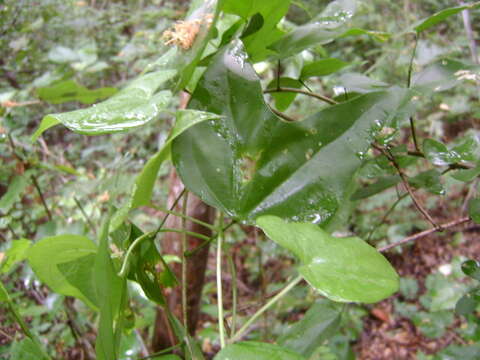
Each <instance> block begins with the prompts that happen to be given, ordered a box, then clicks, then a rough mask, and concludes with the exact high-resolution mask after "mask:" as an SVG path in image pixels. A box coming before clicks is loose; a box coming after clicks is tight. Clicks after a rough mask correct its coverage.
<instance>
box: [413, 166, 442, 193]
mask: <svg viewBox="0 0 480 360" xmlns="http://www.w3.org/2000/svg"><path fill="white" fill-rule="evenodd" d="M440 176H441V174H440V173H439V172H438V171H436V170H433V169H432V170H427V171H424V172H421V173H420V174H418V175H416V176H415V177H413V178H410V179H409V181H408V182H409V183H410V185H412V186H413V187H415V188H416V189H426V190H427V191H429V192H430V193H432V194H435V195H444V194H445V189H444V187H443V185H442V182H441V180H440Z"/></svg>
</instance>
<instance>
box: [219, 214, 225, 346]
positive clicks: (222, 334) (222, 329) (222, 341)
mask: <svg viewBox="0 0 480 360" xmlns="http://www.w3.org/2000/svg"><path fill="white" fill-rule="evenodd" d="M218 228H219V229H220V233H219V236H218V241H217V305H218V328H219V331H220V346H221V347H222V349H223V348H224V347H225V325H224V324H223V297H222V242H223V239H224V232H223V213H220V221H219V225H218Z"/></svg>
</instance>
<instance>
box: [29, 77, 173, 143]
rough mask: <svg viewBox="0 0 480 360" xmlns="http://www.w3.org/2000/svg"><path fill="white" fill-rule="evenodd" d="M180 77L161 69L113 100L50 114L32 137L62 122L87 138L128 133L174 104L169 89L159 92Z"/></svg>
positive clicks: (113, 97)
mask: <svg viewBox="0 0 480 360" xmlns="http://www.w3.org/2000/svg"><path fill="white" fill-rule="evenodd" d="M175 75H176V71H174V70H160V71H157V72H153V73H150V74H147V75H144V76H142V77H140V78H138V79H137V80H135V81H133V82H132V83H131V84H130V85H128V86H127V87H126V88H124V89H122V90H121V91H120V92H118V93H117V94H116V95H114V96H112V97H111V98H110V99H108V100H106V101H104V102H101V103H99V104H96V105H94V106H91V107H89V108H86V109H80V110H74V111H70V112H66V113H61V114H51V115H47V116H45V117H44V118H43V119H42V122H41V124H40V126H39V128H38V129H37V131H35V133H34V134H33V136H32V140H36V139H37V138H38V137H39V136H40V135H41V134H42V132H43V131H45V130H47V129H48V128H50V127H52V126H54V125H56V124H59V123H62V124H63V125H65V126H66V127H68V128H69V129H70V130H73V131H76V132H79V133H81V134H87V135H99V134H106V133H114V132H119V131H126V130H129V129H131V128H135V127H138V126H142V125H144V124H146V123H147V122H149V121H152V120H153V119H155V118H156V117H157V116H158V114H160V112H162V111H163V110H165V109H166V108H167V106H168V104H169V103H170V99H171V97H172V94H171V92H170V91H168V90H164V91H160V92H157V90H158V89H159V88H160V87H161V86H162V85H163V84H164V83H165V82H167V81H168V80H170V79H172V78H173V77H174V76H175Z"/></svg>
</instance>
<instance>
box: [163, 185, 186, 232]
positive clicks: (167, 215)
mask: <svg viewBox="0 0 480 360" xmlns="http://www.w3.org/2000/svg"><path fill="white" fill-rule="evenodd" d="M186 191H187V189H185V188H183V190H182V191H181V192H180V194H178V196H177V198H176V199H175V201H174V202H173V204H172V206H170V210H173V209H174V208H175V206H177V204H178V202H179V201H180V199H181V198H182V196H183V195H184V194H185V192H186ZM169 216H170V213H167V214H166V215H165V216H164V217H163V219H162V222H161V223H160V225H158V228H157V230H156V231H155V236H156V235H157V234H158V233H159V232H160V230H161V229H162V227H163V225H165V222H166V221H167V219H168V217H169Z"/></svg>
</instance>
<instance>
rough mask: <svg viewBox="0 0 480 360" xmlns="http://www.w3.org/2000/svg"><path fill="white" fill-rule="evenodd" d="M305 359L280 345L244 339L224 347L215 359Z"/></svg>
mask: <svg viewBox="0 0 480 360" xmlns="http://www.w3.org/2000/svg"><path fill="white" fill-rule="evenodd" d="M234 359H235V360H237V359H238V360H240V359H242V360H305V358H304V357H303V356H300V355H299V354H297V353H295V352H293V351H291V350H288V349H286V348H283V347H281V346H278V345H274V344H268V343H261V342H255V341H243V342H238V343H235V344H230V345H227V346H226V347H224V348H223V349H222V350H221V351H220V352H219V353H218V354H217V355H216V356H215V358H214V360H234Z"/></svg>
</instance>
